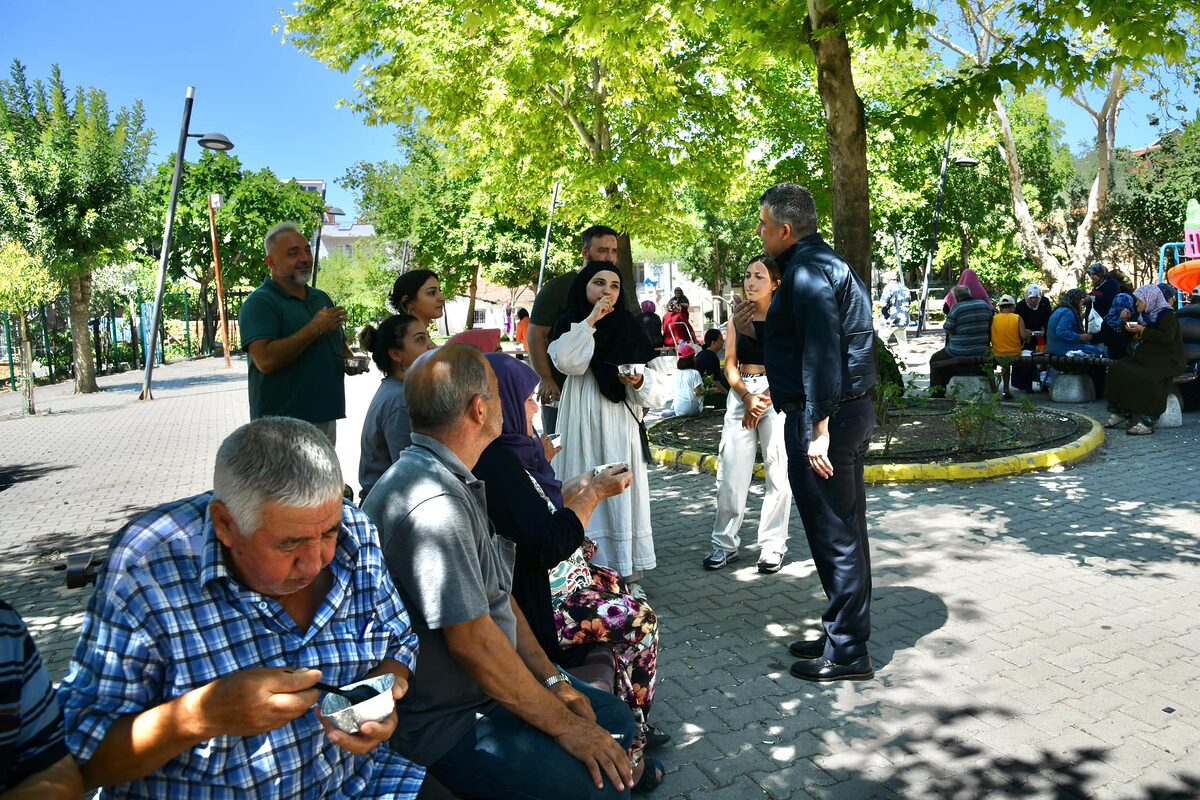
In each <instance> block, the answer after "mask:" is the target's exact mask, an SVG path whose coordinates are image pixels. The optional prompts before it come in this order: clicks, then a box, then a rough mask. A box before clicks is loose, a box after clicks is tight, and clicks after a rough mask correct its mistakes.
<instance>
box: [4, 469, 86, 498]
mask: <svg viewBox="0 0 1200 800" xmlns="http://www.w3.org/2000/svg"><path fill="white" fill-rule="evenodd" d="M71 466H72V465H70V464H6V465H3V466H0V492H3V491H4V490H5V489H11V488H12V487H13V486H16V485H17V484H18V483H24V482H25V481H36V480H37V479H38V478H43V477H45V476H47V475H49V474H50V473H52V472H57V471H59V470H63V469H68V468H69V467H71Z"/></svg>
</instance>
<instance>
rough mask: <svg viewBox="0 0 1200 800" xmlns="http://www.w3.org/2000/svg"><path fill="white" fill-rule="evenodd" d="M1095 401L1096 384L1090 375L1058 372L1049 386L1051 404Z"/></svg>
mask: <svg viewBox="0 0 1200 800" xmlns="http://www.w3.org/2000/svg"><path fill="white" fill-rule="evenodd" d="M1095 399H1096V384H1095V383H1094V382H1093V381H1092V376H1091V375H1084V374H1083V373H1079V372H1060V373H1059V374H1057V375H1055V376H1054V382H1053V383H1051V384H1050V402H1051V403H1090V402H1092V401H1093V400H1095Z"/></svg>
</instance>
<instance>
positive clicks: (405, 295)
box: [388, 269, 441, 314]
mask: <svg viewBox="0 0 1200 800" xmlns="http://www.w3.org/2000/svg"><path fill="white" fill-rule="evenodd" d="M430 278H435V279H437V280H439V281H440V280H441V279H440V278H438V274H437V273H436V272H434V271H433V270H431V269H413V270H409V271H408V272H405V273H404V274H403V275H401V276H400V277H399V278H396V282H395V283H393V284H392V293H391V294H390V295H388V301H389V302H390V303H391V304H392V308H394V309H395V310H396V313H397V314H407V313H408V304H409V303H411V302H412V301H413V300H416V299H417V294H418V293H419V292H420V291H421V287H422V286H424V285H425V283H426V282H427V281H428V280H429V279H430Z"/></svg>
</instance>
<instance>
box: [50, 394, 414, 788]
mask: <svg viewBox="0 0 1200 800" xmlns="http://www.w3.org/2000/svg"><path fill="white" fill-rule="evenodd" d="M342 487H343V483H342V474H341V469H340V467H339V465H338V460H337V454H336V453H335V452H334V450H333V447H332V445H330V443H329V441H328V439H326V438H325V436H324V435H323V434H321V433H320V432H319V431H318V430H317V429H316V428H315V427H313V426H312V425H309V424H308V423H305V422H300V421H299V420H293V419H286V418H270V417H267V418H262V419H258V420H255V421H254V422H251V423H249V424H248V425H244V426H242V427H241V428H239V429H237V430H236V431H234V432H233V433H232V434H230V436H229V437H228V438H227V439H226V440H225V441H224V442H223V443H222V444H221V447H220V450H219V451H218V453H217V463H216V469H215V471H214V477H213V491H212V492H210V493H206V494H202V495H198V496H196V497H190V498H187V499H186V500H180V501H178V502H176V503H171V504H168V505H165V506H161V507H159V508H157V509H154V510H153V511H150V512H148V513H146V514H143V515H142V516H140V517H138V518H136V519H134V520H133V521H132V522H131V523H130V524H129V525H127V526H126V527H125V529H124V530H122V531H121V532H120V533H119V534H118V535H117V537H116V538H115V540H114V541H113V545H112V548H111V551H110V553H109V557H108V561H107V563H106V564H105V567H104V571H103V573H102V574H101V576H100V580H99V582H98V584H97V586H96V593H95V595H94V596H93V597H92V600H91V603H90V605H89V606H88V611H87V616H86V618H85V619H84V623H83V633H82V635H81V637H80V640H79V644H78V646H77V648H76V650H75V655H74V658H73V659H72V662H71V668H70V672H69V674H68V675H67V677H66V679H65V680H64V681H63V684H62V687H61V688H60V690H59V695H60V699H61V701H62V705H63V710H64V713H65V714H66V729H67V745H68V747H69V748H70V750H71V752H72V753H73V754H74V755H75V758H76V759H77V760H78V761H79V762H80V763H81V764H82V770H83V775H84V780H85V782H86V783H87V785H88V786H89V787H97V786H99V787H105V788H104V791H103V793H102V795H101V796H102V797H105V798H109V797H112V798H147V799H148V800H149V799H150V798H154V800H158V799H159V798H167V797H169V798H172V799H173V800H179V799H180V798H183V799H184V800H187V799H188V798H197V800H200V799H204V800H208V799H211V800H218V799H219V800H230V799H231V798H238V799H239V800H241V798H249V797H253V798H260V799H268V798H278V799H279V800H285V799H286V800H297V799H299V800H305V799H306V798H347V799H349V798H372V799H374V798H415V797H416V796H417V792H418V789H419V788H420V785H421V781H422V779H423V777H424V770H423V769H422V768H421V767H419V766H416V765H414V764H412V763H411V762H409V761H407V760H405V759H403V758H402V757H400V756H399V755H397V754H396V753H394V752H393V751H391V750H390V749H389V748H388V747H386V746H385V747H380V746H379V745H380V744H382V743H384V742H385V741H386V740H387V739H388V737H389V736H391V734H392V732H393V731H394V730H395V728H396V722H397V718H396V715H395V713H393V714H392V716H391V717H389V718H388V719H387V720H385V721H383V722H381V723H367V724H365V725H364V726H363V728H362V731H361V732H360V733H359V734H356V735H350V734H347V733H344V732H342V731H338V730H335V729H333V728H332V727H331V726H330V725H329V723H328V722H327V721H326V720H325V719H323V718H321V717H320V716H319V715H318V713H317V712H316V711H315V710H314V709H313V705H314V704H315V703H316V702H317V701H318V699H319V692H318V690H317V689H315V688H314V685H315V683H316V682H317V681H318V680H322V681H325V682H327V683H331V684H334V685H338V686H341V685H345V684H348V683H352V682H354V681H357V680H360V679H362V678H364V677H366V676H374V675H379V674H382V673H383V672H391V673H392V674H393V675H395V679H396V685H395V689H394V691H393V694H394V696H395V698H396V699H400V698H401V697H403V696H404V694H405V692H406V691H407V689H408V681H409V677H410V675H411V673H412V670H413V668H414V667H415V666H416V654H417V637H416V635H415V634H414V632H413V630H412V627H411V625H410V622H409V617H408V613H407V612H406V610H405V608H404V606H403V604H402V602H401V600H400V599H399V595H398V594H397V592H396V589H395V586H394V585H393V583H392V581H391V579H390V578H389V576H388V572H387V569H386V568H385V567H384V564H383V557H382V554H381V552H380V549H379V538H378V535H377V534H376V532H375V529H374V527H372V525H371V523H370V522H369V521H368V520H367V518H366V517H365V516H363V514H362V513H361V512H359V511H358V509H356V508H355V507H354V506H352V505H344V504H343V502H342Z"/></svg>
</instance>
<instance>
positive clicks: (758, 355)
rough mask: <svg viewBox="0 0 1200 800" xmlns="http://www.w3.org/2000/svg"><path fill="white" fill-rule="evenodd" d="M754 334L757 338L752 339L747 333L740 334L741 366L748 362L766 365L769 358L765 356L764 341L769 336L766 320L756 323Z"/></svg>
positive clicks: (739, 354)
mask: <svg viewBox="0 0 1200 800" xmlns="http://www.w3.org/2000/svg"><path fill="white" fill-rule="evenodd" d="M754 336H755V338H753V339H751V338H750V337H749V336H746V335H745V334H739V335H738V337H737V360H738V365H739V366H746V365H747V364H755V365H757V366H760V367H761V366H766V363H767V360H766V359H765V358H763V341H764V340H765V339H766V338H767V323H766V321H762V322H755V323H754Z"/></svg>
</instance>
